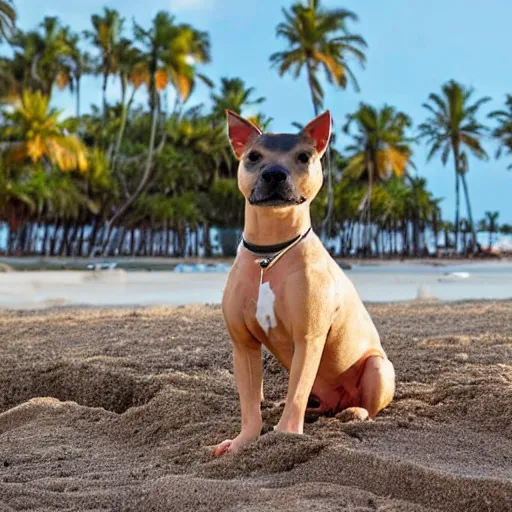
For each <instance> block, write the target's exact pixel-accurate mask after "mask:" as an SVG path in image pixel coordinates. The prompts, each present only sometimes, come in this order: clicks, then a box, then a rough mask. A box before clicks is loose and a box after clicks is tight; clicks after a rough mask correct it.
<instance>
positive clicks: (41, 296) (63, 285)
mask: <svg viewBox="0 0 512 512" xmlns="http://www.w3.org/2000/svg"><path fill="white" fill-rule="evenodd" d="M5 261H8V262H9V263H10V264H11V265H12V266H14V267H15V268H16V266H15V265H17V266H18V267H20V266H22V268H23V269H24V270H23V271H16V272H5V273H0V309H1V308H4V309H5V308H10V309H13V308H14V309H35V308H47V307H52V306H81V305H83V306H105V307H106V306H137V305H139V306H182V305H190V304H219V303H220V302H221V300H222V292H223V289H224V284H225V282H226V278H227V271H228V270H229V267H230V265H231V263H232V260H221V261H216V260H174V259H164V258H162V259H155V260H153V261H152V260H149V259H148V260H137V259H125V260H123V259H120V260H119V259H118V260H112V261H110V260H106V261H103V265H104V266H108V265H112V266H115V268H113V269H107V270H91V269H87V266H88V265H89V266H91V267H93V268H94V267H95V265H96V262H95V261H94V260H93V261H92V262H91V260H39V259H23V260H22V259H20V260H16V259H10V260H5ZM342 264H343V265H344V266H347V263H346V262H344V263H342ZM348 265H349V266H350V269H349V270H346V271H345V272H346V275H347V276H348V277H349V279H351V280H352V281H353V283H354V285H355V286H356V288H357V290H358V293H359V294H360V296H361V298H362V300H364V301H370V302H387V301H410V300H415V299H418V298H420V299H439V300H443V301H445V300H450V301H452V300H469V299H509V298H512V261H511V260H503V261H499V260H498V261H479V260H465V261H464V260H458V261H457V260H455V261H450V260H439V261H438V260H419V261H417V260H411V261H406V262H398V261H389V262H386V261H375V260H374V261H369V262H368V261H352V262H350V263H348ZM57 268H58V269H60V270H57ZM63 268H71V269H73V270H62V269H63ZM177 270H182V271H181V272H178V271H177Z"/></svg>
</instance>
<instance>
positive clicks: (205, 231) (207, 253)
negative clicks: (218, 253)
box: [203, 220, 212, 258]
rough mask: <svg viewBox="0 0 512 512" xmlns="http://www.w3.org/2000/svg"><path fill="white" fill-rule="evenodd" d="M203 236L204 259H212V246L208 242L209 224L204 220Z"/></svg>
mask: <svg viewBox="0 0 512 512" xmlns="http://www.w3.org/2000/svg"><path fill="white" fill-rule="evenodd" d="M203 236H204V255H205V257H206V258H211V257H212V244H211V242H210V223H209V222H208V221H207V220H205V221H204V222H203Z"/></svg>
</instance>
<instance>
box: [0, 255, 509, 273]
mask: <svg viewBox="0 0 512 512" xmlns="http://www.w3.org/2000/svg"><path fill="white" fill-rule="evenodd" d="M334 260H335V261H336V262H337V263H339V264H340V265H341V266H342V268H343V267H345V268H346V269H349V267H352V266H359V267H385V266H393V265H399V266H425V267H450V266H458V265H475V264H493V265H507V264H510V263H512V255H511V256H508V255H507V256H503V257H499V258H498V257H476V258H475V257H471V258H470V257H468V258H463V257H460V258H459V257H458V258H444V257H443V258H437V257H432V258H424V257H419V258H399V257H397V258H357V257H354V258H341V257H340V258H338V257H335V258H334ZM233 261H234V258H225V257H214V258H174V257H160V256H155V257H145V256H140V257H131V256H120V257H113V256H110V257H108V258H86V257H83V258H77V257H69V258H67V257H60V256H51V257H46V256H42V257H39V256H2V257H0V272H2V271H4V272H5V271H9V269H11V270H14V271H44V270H62V271H66V270H87V266H88V265H96V264H102V263H103V264H108V263H117V266H116V268H120V269H123V270H127V271H134V270H147V271H166V270H172V269H174V267H176V266H177V265H180V264H184V265H195V264H203V265H216V264H224V265H225V264H227V265H230V264H232V263H233ZM6 265H7V266H6ZM2 267H3V268H2Z"/></svg>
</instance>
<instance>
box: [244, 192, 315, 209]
mask: <svg viewBox="0 0 512 512" xmlns="http://www.w3.org/2000/svg"><path fill="white" fill-rule="evenodd" d="M305 201H306V198H305V197H303V196H300V197H286V196H282V195H281V194H279V193H277V192H274V193H273V194H270V195H268V196H266V197H258V196H256V195H255V194H254V193H253V194H251V197H250V198H249V203H250V204H252V205H253V206H294V205H298V204H302V203H304V202H305Z"/></svg>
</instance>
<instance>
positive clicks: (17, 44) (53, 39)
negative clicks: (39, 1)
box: [11, 16, 71, 97]
mask: <svg viewBox="0 0 512 512" xmlns="http://www.w3.org/2000/svg"><path fill="white" fill-rule="evenodd" d="M40 27H41V29H42V31H37V30H33V31H30V32H26V33H25V32H21V31H19V30H18V31H17V32H16V33H15V34H14V35H13V37H12V39H11V43H12V45H13V47H14V49H15V54H14V59H13V67H14V74H15V75H16V76H17V78H18V80H19V81H20V82H21V83H22V88H24V89H25V88H29V89H31V90H39V91H41V92H42V93H43V95H44V96H48V97H49V96H51V94H52V90H53V86H54V85H57V87H59V89H64V88H66V87H67V86H68V85H69V82H70V80H71V76H70V74H69V68H68V67H67V66H66V59H67V57H68V56H69V54H70V49H69V46H68V41H67V37H68V35H67V34H68V31H67V29H65V28H64V27H62V25H61V24H60V22H59V20H58V18H56V17H53V16H47V17H45V18H44V19H43V21H42V23H41V24H40Z"/></svg>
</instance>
